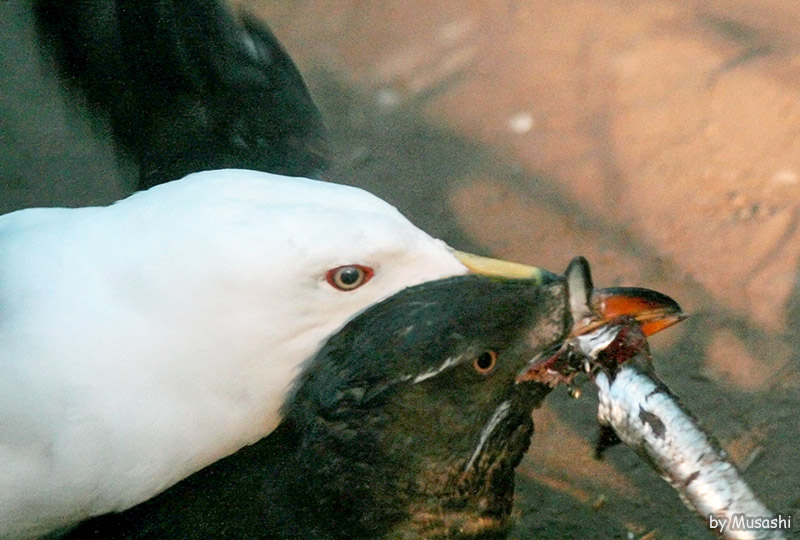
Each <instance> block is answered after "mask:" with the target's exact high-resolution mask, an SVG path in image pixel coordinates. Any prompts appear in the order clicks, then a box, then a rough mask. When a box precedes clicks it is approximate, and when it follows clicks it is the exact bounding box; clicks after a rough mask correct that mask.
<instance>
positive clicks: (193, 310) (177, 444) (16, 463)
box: [0, 170, 466, 539]
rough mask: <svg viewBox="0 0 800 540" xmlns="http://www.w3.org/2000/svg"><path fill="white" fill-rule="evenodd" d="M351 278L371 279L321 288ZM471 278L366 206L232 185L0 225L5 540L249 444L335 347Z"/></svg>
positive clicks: (224, 174) (183, 184) (259, 177)
mask: <svg viewBox="0 0 800 540" xmlns="http://www.w3.org/2000/svg"><path fill="white" fill-rule="evenodd" d="M351 263H357V264H362V265H366V266H370V267H373V268H374V269H375V276H374V278H373V279H372V280H371V281H369V282H368V283H366V284H365V285H363V286H362V287H360V288H358V289H356V290H353V291H350V292H342V291H339V290H336V289H334V288H333V287H331V286H330V285H329V284H328V283H327V282H326V280H325V277H324V276H325V273H326V272H327V271H328V270H329V269H331V268H334V267H336V266H339V265H344V264H351ZM465 272H466V268H465V267H464V266H463V265H462V264H461V263H460V262H459V261H458V260H457V259H456V258H455V257H454V255H453V254H452V251H451V250H450V248H448V247H447V246H446V245H445V244H444V243H443V242H441V241H440V240H436V239H434V238H431V237H430V236H428V235H427V234H425V233H424V232H422V231H420V230H419V229H417V228H416V227H415V226H414V225H412V224H411V223H410V222H409V221H408V220H407V219H406V218H404V217H403V216H402V215H401V214H400V213H399V212H398V211H397V210H396V209H395V208H394V207H392V206H390V205H389V204H387V203H385V202H384V201H382V200H380V199H378V198H377V197H374V196H373V195H370V194H369V193H366V192H364V191H361V190H359V189H355V188H351V187H345V186H341V185H336V184H328V183H323V182H317V181H313V180H307V179H301V178H286V177H281V176H275V175H270V174H266V173H258V172H251V171H243V170H223V171H210V172H205V173H198V174H193V175H190V176H188V177H186V178H184V179H182V180H179V181H176V182H171V183H169V184H164V185H161V186H157V187H155V188H153V189H150V190H148V191H146V192H141V193H137V194H135V195H133V196H131V197H129V198H127V199H125V200H123V201H120V202H118V203H116V204H114V205H112V206H109V207H93V208H80V209H63V208H61V209H29V210H21V211H18V212H13V213H11V214H7V215H5V216H2V217H0V537H2V538H5V539H16V538H26V537H31V536H34V535H38V534H42V533H44V532H46V531H48V530H51V529H53V528H55V527H59V526H63V525H66V524H69V523H73V522H75V521H77V520H79V519H83V518H86V517H88V516H91V515H97V514H101V513H105V512H108V511H114V510H122V509H125V508H128V507H130V506H132V505H134V504H136V503H138V502H141V501H142V500H145V499H147V498H149V497H151V496H153V495H154V494H156V493H157V492H159V491H160V490H162V489H164V488H166V487H168V486H170V485H172V484H173V483H175V482H176V481H178V480H180V479H181V478H184V477H185V476H187V475H189V474H191V473H192V472H194V471H196V470H198V469H200V468H202V467H204V466H206V465H208V464H210V463H212V462H213V461H215V460H217V459H219V458H221V457H223V456H225V455H228V454H230V453H232V452H233V451H235V450H237V449H238V448H241V447H242V446H244V445H246V444H249V443H252V442H254V441H256V440H258V439H259V438H261V437H263V436H264V435H266V434H267V433H269V432H270V431H271V430H272V429H273V428H274V427H275V426H276V425H277V424H278V422H279V420H280V418H279V408H280V406H281V405H282V403H283V401H284V398H285V396H286V393H287V391H288V389H289V387H290V385H291V382H292V380H293V379H294V378H295V377H296V376H297V374H298V373H299V371H300V370H301V368H302V364H303V362H304V361H305V360H306V359H308V358H309V357H310V356H311V355H313V354H314V352H315V351H316V350H317V348H318V347H319V345H320V344H321V342H322V341H323V340H324V339H325V338H326V337H327V336H329V335H330V334H332V333H333V332H335V331H336V330H337V329H338V328H340V327H341V326H342V325H343V324H344V323H345V322H346V321H347V320H348V319H350V318H351V317H352V316H353V315H355V314H356V313H358V312H360V311H361V310H362V309H364V308H365V307H367V306H369V305H371V304H373V303H375V302H376V301H378V300H380V299H382V298H385V297H387V296H389V295H391V294H393V293H395V292H397V291H399V290H401V289H403V288H404V287H407V286H410V285H413V284H417V283H421V282H423V281H427V280H431V279H437V278H441V277H444V276H449V275H456V274H463V273H465Z"/></svg>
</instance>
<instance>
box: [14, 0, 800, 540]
mask: <svg viewBox="0 0 800 540" xmlns="http://www.w3.org/2000/svg"><path fill="white" fill-rule="evenodd" d="M237 3H238V4H240V5H244V6H246V7H247V8H248V9H249V10H251V11H253V12H255V13H257V14H259V15H261V16H262V17H263V18H265V19H266V20H267V21H268V22H269V23H270V25H271V26H272V27H273V29H274V31H275V33H276V34H277V35H278V37H279V38H280V39H281V40H282V42H283V43H284V45H285V46H286V48H287V49H288V51H289V52H290V54H291V55H292V56H293V58H294V59H295V60H296V62H297V63H298V66H299V67H300V70H301V72H303V73H304V75H305V76H306V79H307V81H308V83H309V86H310V87H311V91H312V94H313V95H314V96H315V99H316V100H317V102H318V103H319V105H320V107H321V108H322V110H323V113H324V115H325V117H326V121H327V124H328V126H329V129H330V131H331V135H332V139H333V144H334V149H335V156H336V159H337V161H336V164H335V168H334V170H333V171H332V173H331V174H330V178H331V179H333V180H335V181H339V182H343V183H350V184H355V185H358V186H361V187H365V188H367V189H369V190H371V191H373V192H374V193H376V194H378V195H380V196H381V197H383V198H385V199H387V200H389V201H390V202H392V203H393V204H395V205H396V206H398V207H399V208H400V209H401V210H402V211H403V212H404V213H405V214H406V215H408V216H409V217H410V218H411V219H412V220H413V221H415V222H416V223H417V224H418V225H420V226H421V227H422V228H423V229H425V230H427V231H429V232H430V233H431V234H433V235H436V236H439V237H441V238H444V239H445V240H446V241H448V242H449V243H450V244H451V245H453V246H455V247H458V248H460V249H466V250H473V251H477V252H481V253H484V254H491V255H494V256H498V257H503V258H507V259H512V260H517V261H521V262H526V263H531V264H536V265H539V266H543V267H546V268H548V269H551V270H554V271H560V270H563V269H564V268H565V266H566V264H567V263H568V262H569V260H570V259H571V258H572V257H573V256H575V255H578V254H582V255H585V256H586V257H587V258H588V259H589V261H590V262H591V263H592V266H593V271H594V277H595V283H596V284H598V285H600V286H611V285H637V286H645V287H650V288H654V289H657V290H659V291H662V292H664V293H667V294H669V295H671V296H672V297H674V298H675V299H677V300H678V301H679V302H681V304H682V305H683V307H684V308H685V309H686V310H687V311H688V312H689V313H691V315H692V316H691V318H690V319H688V320H687V321H686V322H684V323H682V324H681V325H679V326H678V327H675V328H673V329H670V330H668V331H667V332H665V333H664V334H663V335H659V336H656V337H655V338H654V339H653V340H652V344H653V347H654V352H655V356H656V362H657V364H656V367H657V369H658V371H659V373H660V375H661V376H662V378H663V379H664V380H665V382H667V384H668V385H669V386H670V387H671V388H672V389H673V391H675V392H676V393H677V394H678V395H679V396H681V397H682V398H683V400H684V402H685V403H686V405H687V406H688V407H689V408H690V409H691V410H692V411H694V412H695V413H696V414H697V415H698V416H699V417H700V419H701V420H702V421H703V423H704V424H705V425H706V426H707V427H708V429H709V430H710V431H711V432H712V433H714V434H715V435H716V436H717V437H718V438H719V439H720V441H721V442H722V444H723V445H724V447H725V448H726V449H727V450H728V451H729V452H730V454H731V456H732V458H733V460H734V461H735V462H736V463H737V464H739V465H740V467H742V468H743V469H744V475H745V477H746V479H747V480H748V481H749V482H750V484H751V486H752V487H753V488H754V490H755V491H756V492H757V493H759V494H760V495H761V496H762V498H763V500H764V501H765V503H766V504H767V505H768V506H769V507H770V508H772V509H773V510H775V511H780V512H782V513H783V514H789V515H793V516H794V518H793V520H794V522H795V528H794V534H795V535H797V534H798V532H800V450H799V449H800V428H798V426H797V422H798V419H800V339H799V337H800V336H799V335H798V332H799V331H800V329H799V328H798V324H800V289H798V265H800V229H798V221H799V220H800V5H798V4H796V3H795V2H792V1H786V0H765V1H760V2H757V1H755V0H709V1H706V2H700V1H685V2H670V1H666V0H641V1H624V0H619V1H612V0H605V1H571V0H539V1H535V2H534V1H511V0H509V1H501V0H490V1H478V0H472V1H466V0H465V1H458V0H439V1H437V2H425V1H421V0H384V1H365V0H335V1H334V0H295V1H293V2H278V1H268V0H263V1H258V0H240V1H239V2H237ZM24 4H25V2H15V1H14V0H11V1H9V2H0V18H3V20H5V21H11V22H13V24H8V26H7V28H10V29H12V30H13V31H10V32H4V33H3V35H0V54H2V55H3V56H4V58H5V62H6V65H7V66H10V69H8V68H7V69H6V70H5V72H4V73H3V74H0V98H2V99H1V100H0V182H2V185H1V186H0V188H1V189H0V211H7V210H11V209H14V208H19V207H23V206H31V205H45V204H47V205H51V204H68V205H71V204H86V203H105V202H109V201H111V200H114V199H115V198H118V197H119V196H120V195H122V194H124V193H126V192H127V191H126V190H127V187H128V186H129V185H130V178H131V174H130V170H129V167H128V166H127V165H126V164H125V163H124V162H120V161H119V160H118V159H117V158H114V157H113V156H112V154H110V152H109V147H108V145H107V144H104V143H102V142H91V143H86V144H82V145H81V147H80V148H75V145H74V142H73V141H74V140H75V139H76V138H77V137H81V138H88V134H90V133H92V130H95V131H97V130H99V131H101V132H102V131H103V130H104V129H106V128H105V127H104V126H103V125H102V124H99V125H98V124H97V123H95V124H94V125H88V124H86V122H85V120H82V119H81V118H80V117H79V115H78V114H77V113H76V112H75V111H74V110H73V109H71V108H70V106H69V105H65V104H63V103H62V104H55V102H56V98H57V95H58V91H57V88H56V87H55V85H54V83H53V82H52V77H51V75H50V74H49V73H48V70H47V69H46V66H44V64H42V62H41V60H40V59H38V57H37V55H36V52H35V50H34V49H33V48H32V47H31V46H30V42H31V40H32V36H31V34H30V32H29V31H28V30H26V29H25V28H26V26H25V24H26V21H27V19H26V17H28V15H27V13H26V11H25V9H23V8H22V7H20V6H21V5H24ZM26 43H27V45H25V44H26ZM32 81H33V82H32ZM34 82H35V83H36V85H38V86H36V85H34ZM32 157H36V158H37V159H32ZM109 178H113V179H114V180H113V181H110V180H109ZM595 408H596V401H595V398H594V395H593V392H592V391H591V390H590V389H589V388H588V387H587V388H586V391H585V392H584V397H582V398H581V399H578V400H573V399H571V398H569V397H568V396H567V395H566V392H563V391H562V392H555V393H554V395H552V396H551V397H550V398H549V399H548V403H547V405H546V406H545V407H544V408H543V409H541V410H539V411H537V412H536V413H535V414H534V418H535V420H536V423H537V424H536V425H537V434H536V435H535V437H534V441H533V444H532V447H531V450H530V452H529V454H528V456H527V457H526V459H525V460H524V461H523V463H522V465H521V467H520V469H519V474H518V487H517V500H518V503H517V508H518V513H519V522H518V526H517V528H516V529H515V531H514V533H513V534H512V538H519V539H532V538H601V539H604V538H639V539H647V540H655V539H677V538H712V536H711V535H710V534H709V533H708V532H707V531H706V530H705V527H704V525H703V522H702V521H701V520H699V519H697V518H696V517H694V516H693V515H692V514H691V513H690V512H689V511H688V510H686V509H685V508H684V506H683V505H682V503H681V502H680V501H679V499H678V497H677V496H676V494H675V493H674V492H673V491H672V490H671V489H670V488H669V487H668V486H667V485H666V484H665V483H663V482H662V481H661V480H660V479H658V478H657V477H656V476H655V475H654V473H653V472H652V471H651V470H650V469H649V467H648V466H647V465H646V464H644V463H643V462H641V461H640V460H639V459H638V458H637V457H636V456H635V455H634V454H633V453H632V452H631V451H630V450H629V449H627V448H625V447H622V446H620V447H616V448H614V449H612V450H610V451H609V452H608V454H607V457H606V459H605V460H604V461H595V460H594V459H593V458H592V446H593V439H594V436H595V433H596V423H595V420H594V415H595ZM798 536H800V535H798Z"/></svg>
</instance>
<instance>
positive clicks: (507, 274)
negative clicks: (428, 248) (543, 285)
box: [453, 250, 555, 281]
mask: <svg viewBox="0 0 800 540" xmlns="http://www.w3.org/2000/svg"><path fill="white" fill-rule="evenodd" d="M453 254H454V255H455V256H456V258H457V259H458V260H459V261H461V264H463V265H464V266H466V267H467V268H468V269H469V271H470V272H472V273H475V274H484V275H487V276H497V277H502V278H506V279H532V280H534V281H545V280H547V281H550V279H552V278H553V277H555V274H553V273H552V272H548V271H547V270H545V269H543V268H538V267H536V266H528V265H527V264H520V263H515V262H509V261H503V260H500V259H492V258H489V257H481V256H480V255H473V254H472V253H465V252H463V251H456V250H454V251H453Z"/></svg>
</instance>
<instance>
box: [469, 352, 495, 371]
mask: <svg viewBox="0 0 800 540" xmlns="http://www.w3.org/2000/svg"><path fill="white" fill-rule="evenodd" d="M495 366H497V353H496V352H494V351H484V352H482V353H481V354H479V355H478V356H476V357H475V360H473V361H472V367H474V368H475V371H477V372H478V373H480V374H481V375H488V374H489V373H491V372H492V371H494V368H495Z"/></svg>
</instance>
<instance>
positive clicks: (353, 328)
mask: <svg viewBox="0 0 800 540" xmlns="http://www.w3.org/2000/svg"><path fill="white" fill-rule="evenodd" d="M566 294H567V293H566V286H565V282H564V281H563V280H560V279H556V280H554V281H552V282H550V283H546V284H544V285H533V284H532V283H531V281H529V280H519V281H517V280H500V279H494V278H486V277H479V276H472V275H470V276H463V277H456V278H451V279H446V280H442V281H437V282H432V283H427V284H424V285H420V286H417V287H413V288H409V289H406V290H405V291H403V292H402V293H400V294H397V295H395V296H394V297H392V298H390V299H388V300H386V301H384V302H382V303H381V304H378V305H377V306H374V307H372V308H370V309H369V310H367V311H366V312H364V313H363V314H362V315H360V316H359V317H357V318H356V319H355V320H353V321H352V322H350V323H349V324H348V325H347V326H345V327H344V328H343V329H342V330H341V331H340V332H339V333H338V334H337V335H336V336H335V337H333V338H332V339H330V341H329V342H328V344H327V345H326V346H325V347H324V349H323V350H322V351H321V352H320V354H319V355H318V356H317V358H316V359H315V360H314V362H313V363H312V364H311V365H310V366H309V367H308V369H307V370H306V372H305V373H304V374H303V376H302V378H301V379H300V381H299V385H298V388H297V392H296V395H295V398H294V400H293V402H291V403H290V405H289V407H288V409H287V411H286V416H287V418H288V419H289V420H290V421H293V422H294V423H295V425H296V426H297V427H298V429H299V430H300V431H301V432H302V433H303V434H304V435H303V437H304V440H303V443H302V447H301V450H300V452H301V453H304V454H306V457H305V458H304V459H303V460H301V462H302V463H303V464H304V465H305V466H307V467H308V469H307V470H304V471H303V474H302V476H303V477H304V482H306V483H310V484H311V486H309V492H310V493H314V497H315V500H316V501H317V504H319V505H320V506H319V509H320V515H330V516H331V518H335V519H336V520H337V521H338V522H339V523H342V522H343V521H351V522H350V523H347V525H349V526H351V527H353V529H352V531H351V532H352V534H353V536H359V535H360V534H365V533H375V534H376V535H379V534H377V533H380V534H389V532H387V531H390V532H391V534H389V536H392V537H395V536H396V537H398V538H406V537H408V538H417V537H424V538H438V537H445V538H451V537H463V538H473V537H475V538H478V537H480V538H488V537H491V534H492V533H496V534H501V533H502V531H504V530H505V529H506V527H507V522H508V517H509V515H510V511H511V506H512V499H513V491H514V469H515V467H516V466H517V464H518V463H519V461H520V459H521V458H522V456H523V454H524V453H525V451H526V449H527V448H528V444H529V441H530V437H531V435H532V433H533V423H532V421H531V414H530V413H531V410H532V409H533V408H534V407H536V406H538V405H539V403H540V402H541V400H542V399H543V398H544V397H545V395H547V393H548V392H549V390H550V387H549V386H547V385H545V384H540V383H536V382H525V383H517V382H516V379H517V376H518V375H519V374H520V373H521V372H523V371H524V370H525V369H526V368H527V367H528V366H529V365H530V364H531V363H532V362H536V361H537V360H538V359H541V358H546V357H549V356H550V355H551V354H552V351H553V349H554V348H555V347H557V346H558V345H559V344H560V343H561V342H562V341H563V339H564V337H565V335H566V334H567V332H568V331H569V328H570V322H571V319H570V313H569V308H568V305H567V299H566ZM309 479H311V480H310V481H309ZM348 516H349V518H348ZM381 528H383V529H385V530H383V531H381V530H379V529H381ZM393 535H394V536H393Z"/></svg>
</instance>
